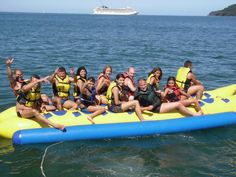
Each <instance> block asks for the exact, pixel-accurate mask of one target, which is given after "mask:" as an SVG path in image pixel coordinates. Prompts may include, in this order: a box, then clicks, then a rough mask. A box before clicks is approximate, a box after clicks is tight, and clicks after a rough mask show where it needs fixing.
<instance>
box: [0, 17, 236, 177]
mask: <svg viewBox="0 0 236 177" xmlns="http://www.w3.org/2000/svg"><path fill="white" fill-rule="evenodd" d="M0 31H1V32H0V68H1V69H0V74H1V76H2V77H1V82H0V100H1V102H0V111H3V110H5V109H7V108H8V107H11V106H14V104H15V98H14V95H13V93H12V91H11V89H10V87H9V83H8V80H7V75H6V64H5V61H6V58H7V57H9V56H11V57H13V58H14V63H13V66H12V67H13V68H21V69H22V70H23V71H24V77H25V78H29V77H30V75H31V74H34V73H36V74H39V75H40V76H46V75H49V74H51V73H53V71H54V70H55V68H56V67H58V66H64V67H66V69H67V70H68V71H69V69H70V68H71V67H73V68H75V70H76V69H77V68H78V67H79V66H86V68H87V70H88V73H89V76H95V77H97V75H98V74H99V73H100V72H101V71H102V69H103V67H104V65H106V64H110V65H111V66H112V68H113V74H112V78H115V75H116V74H117V73H119V72H123V71H125V70H127V68H128V67H129V66H134V67H135V68H136V76H135V77H136V79H138V78H139V77H146V76H147V74H148V72H150V71H151V69H152V68H153V67H155V66H159V67H161V68H162V70H163V74H164V75H163V78H162V80H161V85H162V86H163V85H164V84H165V83H166V79H167V77H168V76H171V75H175V74H176V71H177V69H178V67H180V66H182V65H183V63H184V61H185V60H187V59H188V60H192V62H193V70H194V72H195V73H196V75H197V77H198V78H199V79H200V80H201V81H202V82H203V83H204V85H205V87H206V89H207V90H209V89H214V88H217V87H222V86H225V85H229V84H234V83H236V78H235V74H236V59H235V57H236V48H235V46H236V18H235V17H177V16H141V15H139V16H127V17H124V16H93V15H73V14H70V15H68V14H28V13H26V14H24V13H0ZM50 88H51V87H50V85H49V84H44V85H43V91H44V92H45V93H47V94H49V95H50V94H51V90H50ZM50 145H52V146H50ZM46 148H48V149H47V153H46V156H45V157H44V159H43V155H44V153H45V149H46ZM42 159H43V161H42ZM42 162H43V164H42V169H40V166H41V163H42ZM235 167H236V127H235V126H230V127H224V128H217V129H211V130H204V131H195V132H189V133H178V134H171V135H164V136H149V137H136V138H123V139H107V140H96V141H80V142H62V143H59V144H39V145H26V146H16V147H14V146H12V144H11V141H10V140H6V139H0V176H3V177H8V176H17V177H27V176H42V173H43V172H44V173H45V175H46V176H58V177H60V176H67V177H75V176H107V177H110V176H135V177H136V176H140V177H141V176H147V177H151V176H236V170H235V169H236V168H235Z"/></svg>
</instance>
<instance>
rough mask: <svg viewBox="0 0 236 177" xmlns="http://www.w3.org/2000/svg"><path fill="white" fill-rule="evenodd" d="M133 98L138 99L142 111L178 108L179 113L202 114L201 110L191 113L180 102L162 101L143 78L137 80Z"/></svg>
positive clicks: (161, 111) (162, 110) (163, 110)
mask: <svg viewBox="0 0 236 177" xmlns="http://www.w3.org/2000/svg"><path fill="white" fill-rule="evenodd" d="M134 98H135V100H138V101H139V103H140V105H141V110H142V111H146V110H147V111H152V112H155V113H167V112H171V111H173V110H178V111H179V112H180V113H182V114H184V115H188V116H198V115H201V114H202V113H201V112H196V113H193V112H192V111H190V110H188V109H187V108H186V107H185V106H184V105H183V104H182V103H181V102H169V103H164V102H162V99H161V97H160V95H158V93H157V92H156V91H155V89H154V88H153V86H151V85H149V84H147V82H146V80H145V79H143V78H140V79H139V80H138V89H137V91H136V92H135V95H134Z"/></svg>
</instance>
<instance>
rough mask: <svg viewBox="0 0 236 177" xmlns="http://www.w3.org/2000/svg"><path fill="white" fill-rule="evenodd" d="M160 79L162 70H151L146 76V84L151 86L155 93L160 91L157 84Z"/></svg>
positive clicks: (158, 68)
mask: <svg viewBox="0 0 236 177" xmlns="http://www.w3.org/2000/svg"><path fill="white" fill-rule="evenodd" d="M161 78H162V70H161V68H160V67H155V68H153V70H152V71H151V72H150V73H149V74H148V78H147V83H148V84H149V85H152V86H153V87H154V88H155V90H156V91H158V90H160V88H159V83H160V80H161Z"/></svg>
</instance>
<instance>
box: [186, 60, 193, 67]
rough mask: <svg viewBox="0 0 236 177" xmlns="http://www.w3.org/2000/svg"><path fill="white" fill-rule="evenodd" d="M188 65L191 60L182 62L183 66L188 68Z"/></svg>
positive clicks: (190, 63)
mask: <svg viewBox="0 0 236 177" xmlns="http://www.w3.org/2000/svg"><path fill="white" fill-rule="evenodd" d="M190 65H192V62H191V61H190V60H187V61H185V62H184V67H186V68H188V67H189V66H190Z"/></svg>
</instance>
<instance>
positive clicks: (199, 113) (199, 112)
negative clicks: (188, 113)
mask: <svg viewBox="0 0 236 177" xmlns="http://www.w3.org/2000/svg"><path fill="white" fill-rule="evenodd" d="M201 115H202V112H201V111H198V112H196V113H194V116H201Z"/></svg>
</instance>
